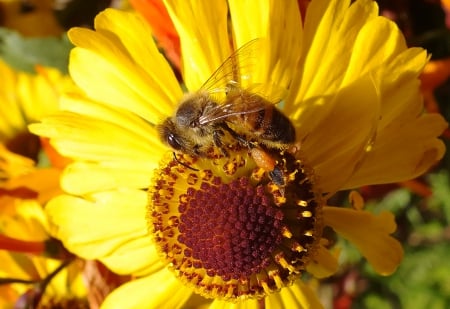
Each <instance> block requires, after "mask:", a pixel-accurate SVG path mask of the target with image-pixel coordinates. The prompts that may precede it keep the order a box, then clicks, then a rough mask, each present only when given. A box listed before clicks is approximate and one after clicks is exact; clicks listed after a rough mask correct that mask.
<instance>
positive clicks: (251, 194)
mask: <svg viewBox="0 0 450 309" xmlns="http://www.w3.org/2000/svg"><path fill="white" fill-rule="evenodd" d="M180 160H184V161H185V163H186V165H187V166H189V165H194V166H195V168H196V169H198V170H199V171H193V170H191V169H189V168H187V167H186V166H183V165H181V164H180V163H179V162H176V161H171V162H169V163H168V164H167V165H166V166H165V167H164V168H163V169H161V170H160V171H159V172H157V176H156V181H155V186H154V187H153V188H150V190H149V191H150V203H149V215H148V218H149V226H150V231H151V233H152V235H153V238H154V239H155V241H156V244H157V247H158V248H159V250H160V251H161V252H162V253H163V256H164V257H165V259H166V261H167V264H168V265H169V267H170V268H171V269H172V270H173V271H174V272H175V274H176V275H177V276H178V277H179V278H180V279H181V280H182V281H183V282H185V283H186V284H188V285H190V286H192V287H193V288H194V290H195V291H196V292H197V293H200V294H201V295H203V296H205V297H211V298H222V299H228V300H236V299H238V298H261V297H264V296H266V295H267V294H268V293H271V292H273V291H276V290H279V289H281V288H282V287H284V286H286V285H289V284H291V283H292V282H293V281H294V280H296V279H298V277H299V276H300V275H301V272H302V271H303V270H304V268H305V266H306V264H307V263H308V262H309V261H310V260H311V257H313V256H314V253H315V248H316V247H317V244H318V241H319V239H320V236H321V235H320V234H321V229H322V222H321V215H320V214H321V207H322V204H321V202H320V197H319V195H318V194H316V193H315V192H314V188H313V182H312V181H311V179H310V176H309V175H311V173H308V172H306V170H305V168H304V167H303V166H302V164H301V161H300V160H298V159H296V158H295V157H294V156H293V155H291V154H288V153H280V154H277V162H278V165H277V166H278V168H279V171H278V175H282V178H283V182H284V184H280V180H279V177H277V181H272V180H271V178H270V177H269V173H267V171H264V170H262V169H261V168H258V167H256V166H255V165H254V163H253V160H252V159H251V158H250V157H249V156H248V155H247V154H246V153H243V152H236V153H234V154H233V156H231V157H230V158H216V159H212V160H202V161H198V162H195V160H193V159H192V158H189V157H188V156H183V155H180V156H179V157H178V161H180Z"/></svg>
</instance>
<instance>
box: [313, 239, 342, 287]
mask: <svg viewBox="0 0 450 309" xmlns="http://www.w3.org/2000/svg"><path fill="white" fill-rule="evenodd" d="M338 267H339V264H338V260H337V257H336V256H334V255H333V254H331V252H330V251H329V250H328V249H326V248H325V247H323V246H319V248H318V250H317V252H316V255H315V256H314V259H313V260H312V261H311V263H309V264H308V265H307V271H308V273H310V274H312V275H313V276H314V277H316V278H319V279H322V278H327V277H329V276H332V275H333V274H335V273H336V272H337V270H338Z"/></svg>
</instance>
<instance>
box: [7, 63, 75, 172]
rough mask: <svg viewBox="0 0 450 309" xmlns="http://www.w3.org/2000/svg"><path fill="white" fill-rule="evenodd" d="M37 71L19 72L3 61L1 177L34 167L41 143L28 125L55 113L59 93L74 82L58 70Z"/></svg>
mask: <svg viewBox="0 0 450 309" xmlns="http://www.w3.org/2000/svg"><path fill="white" fill-rule="evenodd" d="M36 70H37V74H29V73H25V72H20V71H16V70H14V69H13V68H11V67H9V66H8V65H7V64H6V63H5V62H3V61H2V60H0V75H1V76H2V83H1V85H0V103H1V104H0V115H1V116H0V117H1V121H0V142H1V144H2V145H0V179H7V178H13V177H17V176H20V175H24V174H26V173H29V172H30V171H32V170H33V167H34V165H35V163H36V162H37V160H38V154H39V151H40V149H41V145H40V141H39V138H38V137H37V136H35V135H32V134H31V133H30V132H29V131H28V127H27V126H28V125H29V124H30V123H33V122H37V121H38V120H40V119H41V118H42V117H43V116H47V115H49V114H51V113H53V112H55V111H56V110H57V108H58V100H59V96H60V93H61V92H62V90H63V89H68V87H70V86H71V85H72V84H71V83H72V82H71V80H70V78H69V77H68V76H64V75H63V74H61V73H60V72H59V71H58V70H56V69H53V68H44V67H39V66H38V67H36Z"/></svg>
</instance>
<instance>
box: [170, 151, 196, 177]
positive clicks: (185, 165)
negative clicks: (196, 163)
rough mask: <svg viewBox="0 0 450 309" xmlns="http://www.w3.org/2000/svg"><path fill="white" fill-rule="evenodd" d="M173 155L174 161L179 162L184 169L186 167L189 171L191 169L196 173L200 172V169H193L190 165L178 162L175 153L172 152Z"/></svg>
mask: <svg viewBox="0 0 450 309" xmlns="http://www.w3.org/2000/svg"><path fill="white" fill-rule="evenodd" d="M172 154H173V159H174V160H175V161H177V162H178V163H179V164H181V165H183V166H184V167H186V168H188V169H190V170H193V171H196V172H198V171H199V170H198V169H196V168H193V167H192V166H189V165H187V164H186V163H183V162H181V161H180V160H178V158H177V155H176V153H175V151H174V152H172Z"/></svg>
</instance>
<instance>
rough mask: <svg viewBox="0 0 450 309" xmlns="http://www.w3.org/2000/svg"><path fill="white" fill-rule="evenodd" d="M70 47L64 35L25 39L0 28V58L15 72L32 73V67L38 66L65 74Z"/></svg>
mask: <svg viewBox="0 0 450 309" xmlns="http://www.w3.org/2000/svg"><path fill="white" fill-rule="evenodd" d="M72 47H73V46H72V44H71V43H70V42H69V39H68V38H67V36H66V35H63V36H62V37H60V38H56V37H45V38H44V37H43V38H25V37H22V36H21V35H20V34H18V33H17V32H15V31H12V30H9V29H6V28H0V57H1V58H3V60H4V61H6V62H7V63H8V64H9V65H11V66H12V67H14V68H15V69H17V70H21V71H26V72H30V73H34V72H35V71H34V66H35V65H37V64H39V65H43V66H49V67H54V68H57V69H59V70H60V71H61V72H63V73H67V66H68V60H69V52H70V50H71V49H72Z"/></svg>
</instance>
